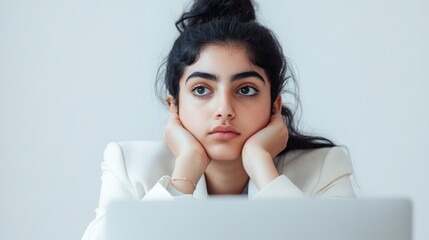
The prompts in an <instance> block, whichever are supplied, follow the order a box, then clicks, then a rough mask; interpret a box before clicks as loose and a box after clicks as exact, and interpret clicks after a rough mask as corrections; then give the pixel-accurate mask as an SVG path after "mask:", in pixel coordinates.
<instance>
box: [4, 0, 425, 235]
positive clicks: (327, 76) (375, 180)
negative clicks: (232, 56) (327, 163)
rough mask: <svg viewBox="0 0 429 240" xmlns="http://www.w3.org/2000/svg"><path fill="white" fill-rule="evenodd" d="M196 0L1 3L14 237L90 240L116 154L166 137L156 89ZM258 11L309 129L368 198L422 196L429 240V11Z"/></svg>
mask: <svg viewBox="0 0 429 240" xmlns="http://www.w3.org/2000/svg"><path fill="white" fill-rule="evenodd" d="M186 2H188V1H183V0H182V1H167V0H162V1H149V0H145V1H137V0H134V1H130V0H128V1H113V0H110V1H100V0H90V1H88V0H73V1H72V0H70V1H37V2H36V1H30V0H0V161H1V165H0V166H1V167H0V203H1V204H0V239H63V240H67V239H79V238H80V237H81V235H82V234H83V232H84V230H85V228H86V226H87V225H88V223H89V222H90V221H91V220H92V219H93V218H94V216H95V214H94V209H95V208H96V206H97V202H98V194H99V189H100V176H101V170H100V164H101V161H102V153H103V150H104V147H105V146H106V144H107V143H108V142H110V141H123V140H139V139H140V140H142V139H161V134H162V126H163V125H164V123H165V120H166V114H165V113H166V108H165V107H164V106H162V105H161V104H159V103H158V101H157V99H156V97H155V95H154V93H153V83H154V79H155V76H156V71H157V69H158V66H159V65H160V63H161V62H162V60H163V57H165V56H166V54H167V53H168V50H169V48H170V47H171V44H172V42H173V40H174V38H175V37H176V36H177V31H176V30H175V27H174V21H175V20H176V19H177V17H178V16H179V15H180V13H181V12H182V9H183V7H184V6H185V5H186V4H184V3H186ZM258 5H259V7H258V14H259V16H260V18H259V19H260V20H261V21H262V22H263V23H264V24H266V25H267V26H269V27H270V28H272V29H273V30H274V32H275V33H276V34H277V35H278V37H279V39H280V41H281V42H282V44H283V46H284V50H285V53H286V55H287V56H288V57H289V58H290V59H291V60H292V61H293V64H294V66H295V71H296V73H297V77H298V81H299V83H300V86H301V99H302V104H303V117H302V124H303V127H304V128H305V129H307V130H308V131H311V132H313V133H319V134H322V135H325V136H327V137H330V138H332V139H333V140H335V141H336V142H337V143H340V144H344V145H347V146H348V148H349V150H350V154H351V157H352V160H353V163H354V167H355V171H356V176H357V181H358V182H359V183H360V185H361V188H362V193H363V195H364V196H366V197H392V196H393V197H407V198H410V199H412V201H413V203H414V210H415V212H414V213H415V216H414V219H415V221H414V233H415V234H414V237H415V238H414V239H415V240H424V239H427V238H428V236H429V230H428V228H427V222H428V221H429V219H428V214H429V205H428V202H429V187H428V185H429V174H428V173H427V171H428V169H429V163H428V160H429V159H428V155H429V150H428V149H429V147H428V146H427V144H428V141H427V136H428V134H429V128H428V123H429V107H428V105H429V104H428V103H429V95H428V94H427V92H428V90H429V85H428V80H429V44H428V43H429V31H428V27H429V14H428V13H429V2H428V1H424V0H402V1H400V0H391V1H387V0H363V1H350V0H348V1H344V0H342V1H340V0H326V1H316V0H313V1H268V0H264V1H262V0H260V1H259V4H258ZM285 101H288V98H287V97H285Z"/></svg>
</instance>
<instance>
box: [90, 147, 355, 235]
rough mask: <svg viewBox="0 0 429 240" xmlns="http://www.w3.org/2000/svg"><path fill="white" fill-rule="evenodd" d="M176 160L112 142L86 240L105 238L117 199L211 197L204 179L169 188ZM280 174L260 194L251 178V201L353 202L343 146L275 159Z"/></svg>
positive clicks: (295, 152) (160, 150)
mask: <svg viewBox="0 0 429 240" xmlns="http://www.w3.org/2000/svg"><path fill="white" fill-rule="evenodd" d="M174 161H175V158H174V157H173V156H172V154H171V152H170V151H169V150H168V149H167V148H166V146H165V145H164V143H163V142H144V141H134V142H119V143H110V144H109V145H108V146H107V147H106V150H105V152H104V161H103V163H102V170H103V175H102V178H101V180H102V184H101V193H100V201H99V204H98V208H97V209H96V217H95V219H94V220H93V221H92V222H91V223H90V224H89V226H88V228H87V229H86V231H85V234H84V235H83V238H82V240H95V239H104V236H103V233H104V227H105V215H106V207H107V206H108V205H109V203H110V202H112V201H115V200H126V199H134V200H136V201H144V200H159V199H164V200H174V199H177V198H190V199H204V198H207V197H208V194H207V187H206V181H205V177H204V175H203V176H202V177H201V179H200V180H199V181H198V184H197V187H196V189H195V191H194V193H193V194H192V195H190V194H188V195H183V194H177V193H178V192H177V191H175V190H174V189H172V188H171V187H170V175H171V173H172V172H173V168H174ZM274 162H275V165H276V168H277V170H278V172H279V173H280V176H279V177H278V178H276V179H275V180H274V181H272V182H271V183H270V184H268V185H267V186H266V187H264V188H263V189H260V190H258V189H257V188H256V185H255V184H254V183H253V182H252V181H251V180H249V183H248V187H247V194H248V197H249V198H296V197H314V198H320V197H348V198H354V197H355V194H354V190H353V187H352V184H351V180H350V176H351V174H352V168H351V164H350V161H349V159H348V158H347V156H346V155H345V153H344V151H343V150H342V149H341V148H339V147H333V148H319V149H310V150H293V151H290V152H288V153H286V154H283V155H279V156H277V157H276V158H275V159H274Z"/></svg>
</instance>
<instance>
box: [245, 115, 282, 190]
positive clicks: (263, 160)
mask: <svg viewBox="0 0 429 240" xmlns="http://www.w3.org/2000/svg"><path fill="white" fill-rule="evenodd" d="M288 137H289V133H288V129H287V126H286V124H285V120H284V118H283V116H282V115H281V113H280V111H279V110H278V109H276V111H275V113H274V114H273V115H272V116H271V119H270V121H269V123H268V125H267V126H266V127H264V128H263V129H261V130H259V131H258V132H256V133H255V134H254V135H252V136H251V137H250V138H249V139H247V141H246V142H245V144H244V146H243V150H242V158H243V165H244V169H245V170H246V172H247V174H248V175H249V177H250V178H251V179H252V180H253V181H254V182H255V184H256V186H257V187H258V189H262V188H263V187H264V186H266V185H267V184H269V183H270V182H272V181H273V180H274V179H276V178H277V177H278V176H279V173H278V172H277V169H276V167H275V165H274V162H273V158H274V157H276V156H277V155H278V154H279V153H280V152H281V151H282V150H283V149H285V148H286V145H287V142H288Z"/></svg>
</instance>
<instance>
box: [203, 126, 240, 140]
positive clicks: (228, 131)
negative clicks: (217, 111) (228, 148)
mask: <svg viewBox="0 0 429 240" xmlns="http://www.w3.org/2000/svg"><path fill="white" fill-rule="evenodd" d="M209 135H210V136H211V137H212V138H214V139H215V140H230V139H233V138H235V137H237V136H238V135H240V133H239V132H238V131H237V129H235V128H234V127H232V126H226V125H220V126H217V127H215V128H213V129H212V130H211V131H210V133H209Z"/></svg>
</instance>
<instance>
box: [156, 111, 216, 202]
mask: <svg viewBox="0 0 429 240" xmlns="http://www.w3.org/2000/svg"><path fill="white" fill-rule="evenodd" d="M164 142H165V144H166V145H167V147H168V148H169V149H170V151H171V152H172V153H173V155H174V156H175V157H176V163H175V166H174V170H173V174H172V176H171V178H172V179H183V178H185V179H187V180H190V181H191V182H192V183H194V184H196V183H197V182H198V180H199V179H200V178H201V176H202V175H203V174H204V171H205V170H206V168H207V166H208V164H209V162H210V160H209V158H208V156H207V153H206V151H205V149H204V147H203V146H202V145H201V144H200V142H198V140H197V139H196V138H195V137H194V136H193V135H192V134H191V133H190V132H189V131H188V130H186V129H185V127H184V126H183V125H182V123H181V121H180V118H179V115H178V113H177V110H176V108H175V107H173V108H171V107H170V117H169V119H168V122H167V125H166V127H165V130H164ZM191 182H189V181H173V182H172V185H173V186H174V187H175V188H176V189H177V190H179V191H181V192H183V193H188V194H190V193H192V192H193V191H194V186H193V184H192V183H191Z"/></svg>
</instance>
